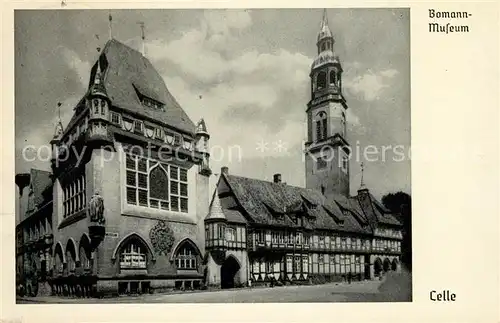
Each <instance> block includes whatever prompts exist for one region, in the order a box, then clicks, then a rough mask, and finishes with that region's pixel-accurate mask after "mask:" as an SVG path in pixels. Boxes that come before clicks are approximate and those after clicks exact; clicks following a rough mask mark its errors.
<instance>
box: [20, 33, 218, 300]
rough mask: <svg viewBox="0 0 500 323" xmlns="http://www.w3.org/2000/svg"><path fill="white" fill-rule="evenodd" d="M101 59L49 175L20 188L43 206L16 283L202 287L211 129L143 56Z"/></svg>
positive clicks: (107, 288)
mask: <svg viewBox="0 0 500 323" xmlns="http://www.w3.org/2000/svg"><path fill="white" fill-rule="evenodd" d="M98 51H99V53H98V54H99V55H98V58H97V60H96V62H95V64H94V65H93V67H92V69H91V71H90V82H89V87H88V91H87V92H86V93H85V95H84V96H83V97H82V99H81V100H80V102H79V103H78V104H77V105H76V107H74V112H73V116H72V118H71V120H70V121H69V124H68V125H67V126H66V127H65V128H63V126H62V124H61V123H60V122H59V123H58V124H57V126H56V130H55V134H54V137H53V139H52V140H51V145H52V147H53V152H54V154H53V159H52V172H51V173H47V172H42V171H38V170H32V172H31V176H29V174H18V175H17V177H16V182H18V186H19V188H20V190H19V194H20V196H21V193H23V191H24V190H26V189H25V187H27V186H29V187H30V193H29V194H30V197H31V196H32V197H33V198H32V199H30V203H31V204H30V203H28V204H29V205H36V207H35V208H33V210H30V209H28V212H25V211H24V210H23V211H21V213H22V214H23V217H24V219H23V220H22V222H21V223H20V224H19V225H18V226H17V232H19V233H18V234H19V238H21V236H22V239H18V244H19V246H18V254H19V256H18V259H19V262H18V270H19V271H20V275H19V276H23V274H22V273H21V271H23V272H24V277H25V278H24V279H25V280H26V277H28V276H30V275H28V274H27V273H28V272H33V273H40V272H42V271H43V272H45V273H46V275H45V276H47V277H46V279H45V280H44V281H43V283H44V284H47V285H49V286H50V288H47V290H51V292H52V293H54V294H58V295H59V294H60V295H80V296H87V295H89V296H90V295H103V294H117V293H118V294H127V293H140V292H142V293H146V292H152V291H161V290H168V289H172V288H179V289H182V288H188V289H189V288H198V287H199V286H200V285H201V282H202V279H203V270H202V260H203V255H204V222H203V220H204V218H205V216H206V215H207V213H208V206H209V200H210V194H209V187H208V184H209V176H210V175H211V171H210V168H209V152H208V141H209V138H210V136H209V134H208V132H207V129H206V125H205V122H204V121H203V120H200V121H199V122H198V123H197V124H196V125H195V124H194V123H193V122H192V121H191V119H190V118H189V117H188V116H187V114H186V113H185V112H184V110H183V109H182V108H181V107H180V105H179V104H178V102H177V101H176V100H175V99H174V97H173V96H172V95H171V94H170V93H169V91H168V89H167V87H166V85H165V83H164V81H163V79H162V77H161V76H160V75H159V74H158V72H157V71H156V70H155V68H154V67H153V66H152V64H151V63H150V61H149V60H148V59H147V58H146V57H145V56H144V55H143V54H142V53H141V52H139V51H137V50H135V49H132V48H130V47H128V46H126V45H124V44H122V43H121V42H119V41H117V40H115V39H111V40H110V41H108V42H107V43H106V45H105V46H104V48H103V49H102V51H101V50H99V49H98ZM33 174H42V175H43V176H33ZM41 179H43V183H42V184H43V185H42V184H40V183H39V181H40V180H41ZM47 179H48V180H47ZM26 182H27V183H29V184H26ZM45 186H47V188H48V189H47V194H48V195H47V200H45V199H42V198H41V197H40V196H41V195H40V194H41V193H42V192H40V190H42V189H43V188H45ZM32 189H33V190H34V192H33V193H32V192H31V190H32ZM49 193H50V194H49ZM25 195H26V194H25ZM24 200H26V199H25V198H23V199H21V200H20V203H21V204H23V202H24ZM32 200H33V202H31V201H32ZM33 203H34V204H33ZM41 239H43V244H42V245H40V246H39V244H38V242H39V241H41ZM35 247H36V248H35ZM23 255H24V257H23ZM42 256H43V258H41V257H42ZM23 259H24V260H23ZM26 259H30V261H29V262H28V261H25V260H26ZM31 259H36V260H33V261H31ZM40 259H43V262H42V261H40ZM24 266H26V268H25V269H21V268H22V267H24ZM28 267H30V268H29V270H28ZM31 276H33V275H31ZM35 276H36V277H37V279H38V277H39V275H35ZM21 280H22V279H21ZM38 280H39V281H40V279H38ZM30 282H31V280H30V279H28V280H27V282H26V283H25V284H30V285H31V283H30ZM40 282H41V281H40ZM25 288H26V287H25Z"/></svg>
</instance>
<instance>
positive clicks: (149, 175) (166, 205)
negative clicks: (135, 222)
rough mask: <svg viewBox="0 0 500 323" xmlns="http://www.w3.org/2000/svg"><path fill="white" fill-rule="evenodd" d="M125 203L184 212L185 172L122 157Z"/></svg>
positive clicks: (163, 164)
mask: <svg viewBox="0 0 500 323" xmlns="http://www.w3.org/2000/svg"><path fill="white" fill-rule="evenodd" d="M125 164H126V165H125V167H126V175H125V176H126V178H125V182H126V187H127V203H128V204H132V205H138V206H143V207H148V208H154V209H162V210H169V211H174V212H179V211H180V212H183V213H187V212H188V183H187V180H188V179H187V170H186V169H184V168H180V167H178V166H174V165H169V164H166V163H160V162H158V161H156V160H153V159H149V158H144V157H139V156H135V155H131V154H126V162H125Z"/></svg>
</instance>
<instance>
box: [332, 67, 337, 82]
mask: <svg viewBox="0 0 500 323" xmlns="http://www.w3.org/2000/svg"><path fill="white" fill-rule="evenodd" d="M330 84H332V85H337V72H336V71H335V70H333V71H330Z"/></svg>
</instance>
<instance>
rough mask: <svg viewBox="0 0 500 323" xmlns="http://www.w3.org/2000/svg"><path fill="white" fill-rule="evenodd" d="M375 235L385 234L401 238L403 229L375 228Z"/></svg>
mask: <svg viewBox="0 0 500 323" xmlns="http://www.w3.org/2000/svg"><path fill="white" fill-rule="evenodd" d="M375 235H381V236H382V235H383V236H386V237H393V238H398V237H399V238H401V236H402V235H401V231H396V230H392V229H375Z"/></svg>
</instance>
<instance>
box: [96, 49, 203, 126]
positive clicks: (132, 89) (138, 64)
mask: <svg viewBox="0 0 500 323" xmlns="http://www.w3.org/2000/svg"><path fill="white" fill-rule="evenodd" d="M101 55H105V58H106V62H107V64H106V66H105V67H106V68H105V71H104V82H103V85H104V87H105V89H106V91H107V94H108V97H109V98H110V100H111V102H112V105H113V106H116V107H119V108H122V109H124V110H126V111H129V112H132V113H136V114H140V115H145V116H147V117H149V118H152V119H154V120H158V121H159V122H162V123H164V124H166V125H167V126H171V127H173V128H176V129H178V130H181V131H184V132H188V133H190V134H194V132H195V125H194V123H193V121H191V119H190V118H189V116H188V115H187V114H186V112H184V110H183V109H182V108H181V106H180V105H179V103H178V102H177V101H176V100H175V98H174V97H173V96H172V94H171V93H170V92H169V90H168V88H167V86H166V84H165V82H164V80H163V78H162V77H161V75H160V74H159V73H158V71H157V70H156V69H155V68H154V67H153V65H152V64H151V62H150V61H149V60H148V59H147V58H146V57H144V56H143V55H142V54H141V53H140V52H138V51H137V50H135V49H133V48H130V47H129V46H127V45H125V44H122V43H121V42H119V41H117V40H115V39H111V40H110V41H108V42H107V43H106V45H105V47H104V49H103V51H102V54H101ZM103 68H104V67H103ZM96 69H97V67H96V66H94V68H93V69H92V71H93V74H95V70H96ZM92 77H93V75H92V76H91V79H92ZM136 90H137V91H139V92H140V93H141V94H142V95H144V96H146V97H148V98H151V99H153V100H155V101H158V102H160V103H163V104H164V108H165V109H164V111H162V110H159V109H155V108H149V107H145V106H143V105H142V104H141V102H140V100H139V97H138V95H137V92H136Z"/></svg>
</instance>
